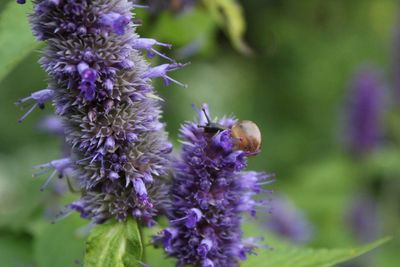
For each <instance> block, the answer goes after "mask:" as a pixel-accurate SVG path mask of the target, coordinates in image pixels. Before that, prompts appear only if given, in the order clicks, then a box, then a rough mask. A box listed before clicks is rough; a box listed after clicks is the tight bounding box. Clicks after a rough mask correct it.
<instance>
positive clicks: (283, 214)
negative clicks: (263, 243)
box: [263, 195, 312, 244]
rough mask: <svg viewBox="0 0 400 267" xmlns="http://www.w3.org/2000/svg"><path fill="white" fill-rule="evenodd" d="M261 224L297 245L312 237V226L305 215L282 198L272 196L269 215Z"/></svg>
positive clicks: (286, 199)
mask: <svg viewBox="0 0 400 267" xmlns="http://www.w3.org/2000/svg"><path fill="white" fill-rule="evenodd" d="M263 224H264V225H265V226H266V227H267V228H268V229H269V230H271V231H272V232H274V233H276V234H277V235H280V236H282V237H285V238H287V239H289V240H291V241H293V242H295V243H299V244H301V243H305V242H307V241H309V240H310V239H311V236H312V226H311V223H310V222H309V221H308V220H307V219H306V217H305V214H304V213H303V212H301V210H299V209H298V208H297V207H296V206H295V205H294V203H292V202H291V201H290V200H289V199H288V198H286V197H284V196H277V195H274V198H273V199H272V201H271V214H270V216H268V217H267V218H265V220H263Z"/></svg>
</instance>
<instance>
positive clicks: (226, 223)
mask: <svg viewBox="0 0 400 267" xmlns="http://www.w3.org/2000/svg"><path fill="white" fill-rule="evenodd" d="M205 112H207V108H206V107H204V113H205ZM199 113H200V114H199V115H200V119H199V121H198V123H186V124H185V125H184V126H183V127H182V129H181V134H180V137H181V139H182V143H183V148H182V150H183V152H182V157H181V159H180V160H179V161H178V163H177V165H176V166H175V172H176V173H175V176H174V179H173V185H172V187H171V194H172V204H171V208H170V214H169V217H170V224H171V226H170V227H169V228H167V229H165V230H163V232H162V235H161V237H159V239H158V238H156V240H157V239H158V240H157V241H162V242H163V245H164V247H165V250H166V252H167V253H168V254H169V255H170V256H174V257H176V258H177V259H178V264H177V265H178V266H184V265H187V264H192V265H194V266H203V267H212V266H224V267H235V266H238V263H239V262H240V260H243V259H245V258H246V255H247V254H249V253H252V252H253V249H254V248H255V247H256V244H255V240H254V239H248V240H243V239H242V231H241V220H242V215H243V213H245V212H248V213H249V214H250V215H251V216H255V215H256V210H257V207H264V203H263V201H257V200H254V199H253V197H254V196H255V195H256V194H257V193H260V192H263V191H265V190H263V189H262V188H261V187H262V185H264V184H267V183H270V182H271V179H269V178H270V176H269V175H267V174H265V173H258V172H254V171H249V172H245V171H242V170H243V169H244V168H245V167H246V158H247V156H249V153H248V152H245V151H241V150H236V149H235V140H234V139H233V138H232V137H231V127H232V126H233V125H234V123H235V119H233V118H223V119H221V120H220V121H219V122H218V123H219V124H220V125H221V127H223V128H226V129H225V130H219V131H216V132H212V131H207V130H205V128H204V127H201V125H205V124H206V117H205V114H203V113H201V112H199ZM199 125H200V127H199Z"/></svg>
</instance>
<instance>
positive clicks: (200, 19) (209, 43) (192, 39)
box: [148, 9, 217, 54]
mask: <svg viewBox="0 0 400 267" xmlns="http://www.w3.org/2000/svg"><path fill="white" fill-rule="evenodd" d="M148 30H149V32H150V33H149V34H148V35H149V36H151V37H152V38H153V37H154V38H157V40H160V41H164V42H168V43H171V44H173V45H174V47H186V46H188V45H189V46H190V45H195V46H198V49H199V52H201V53H205V54H207V53H209V52H210V51H212V50H213V49H214V45H215V42H214V38H212V36H213V35H214V33H215V32H216V31H217V25H216V23H215V22H214V20H213V19H212V18H211V17H210V15H209V14H208V12H207V11H205V10H200V9H195V10H193V11H192V12H186V13H184V14H182V15H180V16H175V15H173V14H171V13H168V12H165V13H162V14H160V16H159V17H158V19H157V21H156V23H155V24H154V25H152V27H151V28H149V29H148Z"/></svg>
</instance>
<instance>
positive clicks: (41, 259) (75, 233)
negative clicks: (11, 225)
mask: <svg viewBox="0 0 400 267" xmlns="http://www.w3.org/2000/svg"><path fill="white" fill-rule="evenodd" d="M86 224H88V221H86V220H83V219H81V218H79V216H78V215H77V214H73V215H71V216H69V217H68V218H66V219H63V220H61V221H59V222H57V223H55V224H51V223H49V222H47V221H46V222H44V221H41V222H38V223H37V225H35V227H34V228H35V229H34V231H33V232H34V236H35V239H34V255H35V262H36V264H37V266H40V267H54V266H57V267H72V266H75V264H74V262H76V261H78V260H82V258H83V254H84V247H85V239H84V236H83V235H82V233H80V232H79V229H81V228H82V227H84V225H86Z"/></svg>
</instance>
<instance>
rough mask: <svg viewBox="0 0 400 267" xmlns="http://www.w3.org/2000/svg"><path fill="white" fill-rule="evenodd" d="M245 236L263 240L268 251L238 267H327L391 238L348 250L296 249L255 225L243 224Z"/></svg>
mask: <svg viewBox="0 0 400 267" xmlns="http://www.w3.org/2000/svg"><path fill="white" fill-rule="evenodd" d="M245 233H246V236H262V237H264V238H265V240H266V241H265V243H267V245H268V247H270V248H271V249H258V250H257V253H258V255H257V256H250V257H249V258H248V259H247V260H246V261H245V262H243V263H242V264H241V266H243V267H252V266H265V267H292V266H296V267H328V266H333V265H335V264H338V263H341V262H344V261H348V260H350V259H353V258H355V257H358V256H360V255H362V254H364V253H366V252H368V251H371V250H373V249H375V248H377V247H379V246H381V245H382V244H384V243H386V242H387V241H388V240H390V238H383V239H380V240H377V241H375V242H373V243H370V244H368V245H364V246H361V247H357V248H349V249H338V248H335V249H321V248H319V249H313V248H305V247H296V246H294V245H291V244H289V243H287V242H285V241H282V240H279V239H278V238H277V237H276V236H274V235H272V234H270V233H268V232H266V231H262V230H261V229H260V228H258V227H257V226H255V225H254V224H247V225H245Z"/></svg>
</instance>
